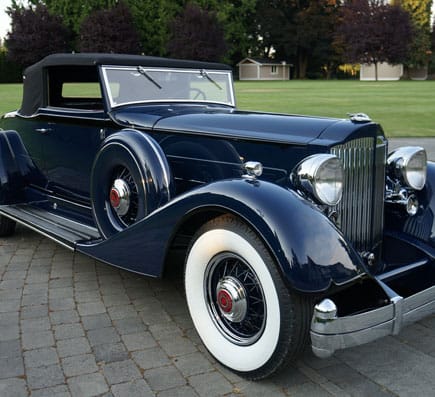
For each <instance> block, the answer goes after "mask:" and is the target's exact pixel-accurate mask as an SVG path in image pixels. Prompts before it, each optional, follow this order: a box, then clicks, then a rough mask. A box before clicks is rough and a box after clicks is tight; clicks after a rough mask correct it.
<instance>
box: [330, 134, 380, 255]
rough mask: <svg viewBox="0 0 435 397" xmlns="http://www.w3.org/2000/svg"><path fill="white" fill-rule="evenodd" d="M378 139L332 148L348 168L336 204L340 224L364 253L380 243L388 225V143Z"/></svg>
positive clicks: (345, 168) (350, 142)
mask: <svg viewBox="0 0 435 397" xmlns="http://www.w3.org/2000/svg"><path fill="white" fill-rule="evenodd" d="M375 139H376V138H374V137H366V138H358V139H354V140H352V141H349V142H346V143H344V144H342V145H337V146H334V147H333V148H332V149H331V153H332V154H334V155H336V156H337V157H338V158H339V159H340V160H341V161H342V162H343V168H344V182H343V184H344V190H343V198H342V200H341V201H340V203H339V204H338V205H337V206H335V207H334V209H335V210H336V211H337V212H338V214H339V219H338V225H339V228H340V229H341V230H342V232H343V234H344V235H345V236H346V237H347V238H348V239H349V240H350V241H351V242H352V243H353V244H354V246H355V248H356V249H357V250H358V251H360V252H364V251H366V252H370V251H371V250H372V249H373V247H374V246H376V245H377V244H378V243H380V241H381V239H382V232H383V226H384V212H383V211H384V194H385V162H386V142H385V141H383V140H377V141H375ZM375 142H377V144H376V146H375Z"/></svg>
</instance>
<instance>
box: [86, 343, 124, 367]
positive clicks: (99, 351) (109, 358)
mask: <svg viewBox="0 0 435 397" xmlns="http://www.w3.org/2000/svg"><path fill="white" fill-rule="evenodd" d="M93 350H94V354H95V359H96V360H97V362H106V363H110V362H114V361H124V360H126V359H127V358H128V351H127V350H126V349H125V347H124V345H123V344H122V343H108V344H104V345H97V346H94V347H93Z"/></svg>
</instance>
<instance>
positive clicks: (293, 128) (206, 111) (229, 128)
mask: <svg viewBox="0 0 435 397" xmlns="http://www.w3.org/2000/svg"><path fill="white" fill-rule="evenodd" d="M112 117H113V118H114V119H115V121H117V122H118V123H120V124H122V125H125V126H129V127H134V128H145V129H153V130H155V131H168V132H183V133H191V134H201V135H203V134H207V135H208V136H210V135H212V136H218V137H227V138H229V137H231V138H240V139H249V140H260V141H269V142H281V143H294V144H307V143H309V142H310V141H312V140H313V139H316V138H318V137H319V136H320V134H321V133H322V132H323V131H324V130H326V129H327V128H328V127H330V126H332V125H334V124H336V123H338V122H340V120H338V119H331V118H319V117H307V116H297V115H282V114H270V113H258V112H245V111H238V110H234V109H226V108H210V107H200V106H198V107H183V106H169V107H168V106H165V107H161V106H155V107H149V106H137V107H134V108H124V109H120V110H117V111H114V112H112Z"/></svg>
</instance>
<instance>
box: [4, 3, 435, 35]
mask: <svg viewBox="0 0 435 397" xmlns="http://www.w3.org/2000/svg"><path fill="white" fill-rule="evenodd" d="M10 4H11V0H0V39H2V40H3V39H4V38H5V36H6V32H7V31H9V23H10V21H9V17H8V16H7V15H6V13H5V11H6V7H8V6H9V5H10ZM434 13H435V2H434V5H433V6H432V14H434Z"/></svg>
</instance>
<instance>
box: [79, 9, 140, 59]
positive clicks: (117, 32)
mask: <svg viewBox="0 0 435 397" xmlns="http://www.w3.org/2000/svg"><path fill="white" fill-rule="evenodd" d="M79 49H80V51H82V52H119V53H130V54H139V53H140V44H139V35H138V33H137V31H136V29H135V28H134V26H133V17H132V15H131V13H130V10H129V9H128V7H127V5H126V4H125V3H124V2H123V1H120V2H119V3H118V4H117V5H116V6H115V7H113V8H111V9H110V10H99V11H94V12H93V13H92V14H90V15H89V16H88V17H86V19H85V20H84V21H83V23H82V26H81V27H80V42H79Z"/></svg>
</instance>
